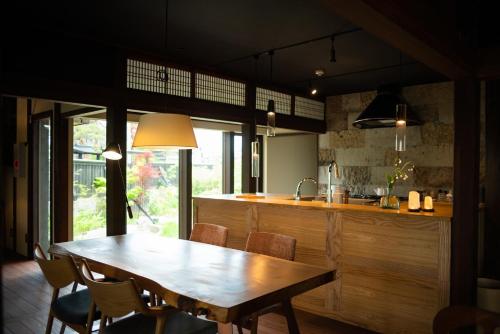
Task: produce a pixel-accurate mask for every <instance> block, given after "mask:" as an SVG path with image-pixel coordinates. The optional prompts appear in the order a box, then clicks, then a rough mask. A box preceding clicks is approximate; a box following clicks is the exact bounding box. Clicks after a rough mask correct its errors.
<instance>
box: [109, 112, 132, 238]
mask: <svg viewBox="0 0 500 334" xmlns="http://www.w3.org/2000/svg"><path fill="white" fill-rule="evenodd" d="M106 143H108V144H109V143H117V144H119V145H120V147H121V150H122V155H123V157H122V158H121V159H120V160H106V235H108V236H109V235H119V234H125V233H127V218H126V206H125V196H126V189H123V179H122V176H121V174H120V170H119V166H120V167H121V169H122V172H123V177H124V178H126V175H127V164H126V162H127V109H126V108H125V106H123V105H119V104H114V105H112V106H109V107H108V108H107V109H106Z"/></svg>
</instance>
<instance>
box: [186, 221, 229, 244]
mask: <svg viewBox="0 0 500 334" xmlns="http://www.w3.org/2000/svg"><path fill="white" fill-rule="evenodd" d="M227 234H228V228H227V227H224V226H220V225H215V224H205V223H197V224H194V226H193V230H192V231H191V236H190V237H189V240H191V241H197V242H203V243H205V244H211V245H215V246H221V247H226V245H227Z"/></svg>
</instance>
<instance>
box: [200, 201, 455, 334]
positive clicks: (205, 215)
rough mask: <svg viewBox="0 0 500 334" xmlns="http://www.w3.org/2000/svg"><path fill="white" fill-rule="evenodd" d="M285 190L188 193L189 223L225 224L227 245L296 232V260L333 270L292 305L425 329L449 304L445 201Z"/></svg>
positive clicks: (388, 329) (372, 324) (381, 327)
mask: <svg viewBox="0 0 500 334" xmlns="http://www.w3.org/2000/svg"><path fill="white" fill-rule="evenodd" d="M291 197H292V196H280V195H264V196H262V197H261V198H255V197H253V196H243V197H237V196H235V195H217V196H209V197H197V198H194V200H193V201H194V203H193V208H194V216H193V221H194V223H211V224H218V225H223V226H226V227H228V228H229V238H228V247H231V248H236V249H244V248H245V242H246V239H247V236H248V233H249V232H250V231H264V232H274V233H282V234H287V235H290V236H292V237H294V238H296V239H297V250H296V257H295V259H296V261H299V262H304V263H308V264H313V265H317V266H323V267H326V268H329V269H336V270H337V277H336V280H335V281H334V282H332V283H329V284H327V285H324V286H322V287H319V288H317V289H315V290H312V291H310V292H307V293H304V294H302V295H300V296H298V297H295V298H294V300H293V305H294V307H296V308H298V309H302V310H305V311H308V312H312V313H315V314H319V315H322V316H325V317H329V318H333V319H337V320H339V321H343V322H347V323H351V324H354V325H357V326H360V327H364V328H367V329H371V330H374V331H377V332H382V333H431V332H432V320H433V318H434V316H435V315H436V313H437V312H438V311H439V310H440V309H441V308H443V307H445V306H447V305H448V303H449V284H450V228H451V226H450V225H451V212H452V207H451V205H449V204H436V205H435V212H433V213H423V212H421V213H413V212H408V211H407V209H406V206H405V204H404V203H403V205H402V206H401V209H400V210H384V209H381V208H379V207H376V206H366V205H352V204H327V203H324V202H319V201H318V202H316V201H310V202H308V201H295V200H291V199H290V198H291Z"/></svg>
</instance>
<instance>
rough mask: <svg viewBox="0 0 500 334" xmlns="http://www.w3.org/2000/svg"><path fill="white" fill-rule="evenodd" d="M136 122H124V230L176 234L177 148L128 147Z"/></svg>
mask: <svg viewBox="0 0 500 334" xmlns="http://www.w3.org/2000/svg"><path fill="white" fill-rule="evenodd" d="M136 130H137V123H134V122H128V123H127V173H126V175H127V198H128V200H129V202H130V205H131V207H132V211H133V215H134V217H133V218H132V219H130V218H127V219H128V221H127V233H149V234H157V235H160V236H165V237H173V238H178V237H179V151H178V150H175V149H169V150H167V149H163V150H150V149H138V148H132V142H133V139H134V136H135V132H136Z"/></svg>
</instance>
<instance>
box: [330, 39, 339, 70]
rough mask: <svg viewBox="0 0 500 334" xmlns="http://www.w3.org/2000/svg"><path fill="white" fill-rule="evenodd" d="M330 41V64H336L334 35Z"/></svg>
mask: <svg viewBox="0 0 500 334" xmlns="http://www.w3.org/2000/svg"><path fill="white" fill-rule="evenodd" d="M330 40H331V41H332V45H331V47H330V63H336V62H337V55H336V52H335V35H332V37H331V38H330Z"/></svg>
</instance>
